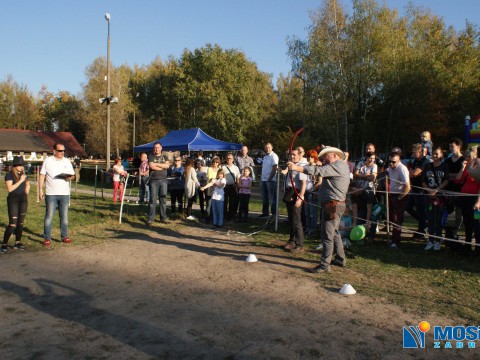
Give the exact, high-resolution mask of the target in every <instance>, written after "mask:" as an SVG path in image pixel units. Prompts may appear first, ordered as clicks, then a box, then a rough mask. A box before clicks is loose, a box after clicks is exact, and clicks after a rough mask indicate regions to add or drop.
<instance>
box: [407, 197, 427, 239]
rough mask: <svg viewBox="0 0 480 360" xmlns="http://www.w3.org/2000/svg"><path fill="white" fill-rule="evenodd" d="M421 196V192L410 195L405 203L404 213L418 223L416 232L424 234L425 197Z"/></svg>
mask: <svg viewBox="0 0 480 360" xmlns="http://www.w3.org/2000/svg"><path fill="white" fill-rule="evenodd" d="M421 194H423V192H420V193H415V192H412V193H411V195H410V196H409V199H408V202H407V207H406V211H407V212H408V213H409V214H410V215H412V217H413V218H414V219H415V220H417V221H418V228H417V231H418V232H419V233H425V228H426V227H427V216H426V212H425V197H424V196H423V195H421Z"/></svg>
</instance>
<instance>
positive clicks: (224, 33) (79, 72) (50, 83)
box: [0, 0, 480, 94]
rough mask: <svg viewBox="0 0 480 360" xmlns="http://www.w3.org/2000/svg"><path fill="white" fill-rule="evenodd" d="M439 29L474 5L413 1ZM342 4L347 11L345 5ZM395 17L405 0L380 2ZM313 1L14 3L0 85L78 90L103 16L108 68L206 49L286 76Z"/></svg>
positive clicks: (4, 15)
mask: <svg viewBox="0 0 480 360" xmlns="http://www.w3.org/2000/svg"><path fill="white" fill-rule="evenodd" d="M412 2H413V3H414V4H415V5H421V6H425V7H428V8H430V9H431V10H432V12H433V13H434V14H436V15H438V16H440V17H443V18H444V20H445V22H446V24H447V25H453V26H454V27H455V28H457V29H462V28H464V25H465V20H466V19H469V20H470V21H472V22H473V23H475V24H477V23H478V21H476V18H475V17H476V16H478V14H480V0H430V1H428V0H413V1H412ZM343 3H344V4H345V5H346V6H347V8H348V7H349V6H350V4H351V2H350V1H347V0H344V1H343ZM386 3H387V5H388V6H389V7H390V8H398V9H399V10H400V12H401V13H402V10H403V9H404V7H405V6H406V4H407V3H408V0H387V1H386ZM320 4H321V2H320V0H176V1H173V0H170V1H167V0H115V1H114V0H110V1H107V0H76V1H73V0H24V1H22V0H18V1H7V0H4V1H2V11H1V13H0V43H1V46H2V49H3V50H2V53H1V55H0V80H2V81H3V80H5V79H6V77H7V75H12V76H13V79H14V80H15V81H17V82H19V83H21V84H25V85H26V86H27V87H28V89H29V90H30V91H32V92H33V93H34V94H36V93H37V92H38V91H39V90H40V88H41V86H42V84H45V85H46V86H47V88H48V89H49V90H50V91H52V92H58V91H59V90H67V91H70V92H72V93H74V94H78V93H79V92H80V91H81V85H82V83H83V82H84V81H85V74H84V71H85V68H86V67H87V66H88V65H90V64H91V63H92V61H93V60H94V59H95V58H97V57H98V56H106V51H107V50H106V49H107V22H106V20H105V18H104V15H105V13H106V12H109V13H110V14H111V60H112V62H113V64H114V65H116V66H118V65H121V64H128V65H130V66H133V65H134V64H138V65H145V64H149V63H150V62H152V61H153V60H154V59H155V58H156V57H157V56H159V57H160V58H162V59H166V58H167V57H168V56H170V55H173V56H174V57H176V58H178V57H180V55H181V53H182V52H183V50H184V49H185V48H188V49H191V50H193V49H195V48H199V47H202V46H204V45H205V44H207V43H212V44H219V45H220V46H221V47H223V48H236V49H239V50H242V51H244V52H245V54H246V55H247V57H248V58H249V59H250V60H252V61H254V62H255V63H257V66H258V68H259V69H260V70H261V71H265V72H268V73H270V74H272V75H273V77H274V80H275V79H276V78H277V76H278V75H279V74H280V73H283V74H287V73H288V71H289V69H290V62H289V59H288V57H287V55H286V52H287V45H286V39H287V37H288V36H297V37H300V38H305V37H306V34H307V31H306V28H307V27H308V26H309V25H310V18H309V11H311V10H316V9H318V7H319V6H320Z"/></svg>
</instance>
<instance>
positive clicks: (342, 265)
mask: <svg viewBox="0 0 480 360" xmlns="http://www.w3.org/2000/svg"><path fill="white" fill-rule="evenodd" d="M332 265H335V266H339V267H345V266H347V262H346V261H345V260H344V261H341V260H338V259H333V260H332Z"/></svg>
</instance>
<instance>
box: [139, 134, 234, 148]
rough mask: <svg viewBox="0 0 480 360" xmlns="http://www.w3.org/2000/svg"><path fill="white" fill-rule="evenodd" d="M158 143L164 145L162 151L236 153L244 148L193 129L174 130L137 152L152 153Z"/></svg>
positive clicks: (144, 145) (140, 146)
mask: <svg viewBox="0 0 480 360" xmlns="http://www.w3.org/2000/svg"><path fill="white" fill-rule="evenodd" d="M156 142H159V143H160V144H162V151H212V150H213V151H234V150H240V149H241V148H242V144H235V143H229V142H225V141H220V140H217V139H214V138H212V137H211V136H209V135H207V134H205V133H204V132H203V131H202V130H201V129H200V128H193V129H184V130H172V131H170V132H169V133H168V134H167V135H165V136H164V137H162V138H161V139H158V140H155V141H152V142H149V143H148V144H143V145H138V146H135V148H134V149H135V152H151V151H153V144H155V143H156Z"/></svg>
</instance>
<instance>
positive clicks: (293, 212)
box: [285, 196, 305, 246]
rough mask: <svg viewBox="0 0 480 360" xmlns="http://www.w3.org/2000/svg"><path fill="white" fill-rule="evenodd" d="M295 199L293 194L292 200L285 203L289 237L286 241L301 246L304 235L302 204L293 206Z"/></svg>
mask: <svg viewBox="0 0 480 360" xmlns="http://www.w3.org/2000/svg"><path fill="white" fill-rule="evenodd" d="M296 199H297V197H296V196H295V197H294V201H289V202H287V203H285V205H286V206H287V212H288V220H289V221H290V238H289V239H288V241H289V242H293V243H295V245H297V246H303V242H304V241H305V236H304V234H303V225H302V206H300V207H296V206H295V201H296Z"/></svg>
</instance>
